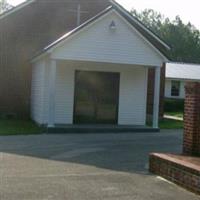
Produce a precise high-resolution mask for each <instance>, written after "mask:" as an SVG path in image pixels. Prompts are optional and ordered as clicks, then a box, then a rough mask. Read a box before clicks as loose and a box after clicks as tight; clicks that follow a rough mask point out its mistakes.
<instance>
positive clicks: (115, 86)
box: [74, 71, 120, 124]
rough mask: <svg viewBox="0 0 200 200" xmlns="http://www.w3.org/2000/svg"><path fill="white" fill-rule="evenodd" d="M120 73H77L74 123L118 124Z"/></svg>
mask: <svg viewBox="0 0 200 200" xmlns="http://www.w3.org/2000/svg"><path fill="white" fill-rule="evenodd" d="M119 82H120V74H119V73H110V72H94V71H76V73H75V98H74V123H75V124H117V122H118V104H119Z"/></svg>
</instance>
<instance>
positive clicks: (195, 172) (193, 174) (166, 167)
mask: <svg viewBox="0 0 200 200" xmlns="http://www.w3.org/2000/svg"><path fill="white" fill-rule="evenodd" d="M190 159H191V160H192V158H190ZM190 165H191V166H190ZM150 172H152V173H155V174H157V175H160V176H162V177H164V178H166V179H167V180H169V181H172V182H174V183H176V184H177V185H180V186H182V187H184V188H185V189H188V190H190V191H192V192H195V193H197V194H200V167H199V168H198V167H194V166H193V165H192V164H190V163H189V164H188V162H187V161H184V160H183V158H182V157H181V156H180V157H178V158H174V157H173V155H167V154H151V155H150Z"/></svg>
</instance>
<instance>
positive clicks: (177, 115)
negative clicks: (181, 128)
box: [165, 112, 183, 118]
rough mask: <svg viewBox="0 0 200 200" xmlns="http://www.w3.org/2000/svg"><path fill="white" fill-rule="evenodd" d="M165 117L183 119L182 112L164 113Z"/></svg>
mask: <svg viewBox="0 0 200 200" xmlns="http://www.w3.org/2000/svg"><path fill="white" fill-rule="evenodd" d="M165 114H166V115H170V116H173V117H180V118H183V112H165Z"/></svg>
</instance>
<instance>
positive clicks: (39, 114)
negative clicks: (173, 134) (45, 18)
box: [32, 7, 167, 128]
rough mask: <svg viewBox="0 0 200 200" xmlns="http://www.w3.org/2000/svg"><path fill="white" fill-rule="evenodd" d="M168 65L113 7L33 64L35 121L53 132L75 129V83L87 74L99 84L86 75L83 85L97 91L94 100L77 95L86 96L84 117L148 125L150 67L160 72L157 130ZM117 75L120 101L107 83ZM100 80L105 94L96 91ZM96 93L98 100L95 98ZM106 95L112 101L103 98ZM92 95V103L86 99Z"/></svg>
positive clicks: (80, 110)
mask: <svg viewBox="0 0 200 200" xmlns="http://www.w3.org/2000/svg"><path fill="white" fill-rule="evenodd" d="M165 61H167V59H166V58H165V56H164V55H163V54H162V53H161V52H160V51H159V50H158V49H156V48H155V47H154V46H153V45H152V44H151V43H150V42H149V41H148V40H147V39H146V38H144V37H143V36H142V35H141V34H140V33H139V32H138V31H137V30H136V29H135V28H134V27H132V26H131V24H130V23H129V22H128V21H127V20H126V19H125V18H124V17H123V16H122V15H121V14H120V13H119V12H118V11H116V10H115V9H113V8H112V7H110V8H109V9H107V10H105V11H104V12H102V13H100V14H99V15H98V16H96V17H95V18H94V19H91V20H90V21H88V22H86V23H85V24H83V25H81V26H80V27H78V28H77V29H75V30H74V31H72V32H70V33H67V34H66V35H64V36H63V37H61V38H60V39H58V40H57V41H55V42H54V43H52V44H50V45H49V46H48V47H46V48H45V49H44V52H42V54H40V55H39V56H37V57H36V58H35V59H34V60H33V84H32V118H33V119H34V120H35V121H36V122H37V123H39V124H47V125H48V127H54V126H55V125H59V124H60V125H72V124H75V122H76V120H74V116H75V115H76V113H75V111H77V110H76V107H75V106H76V105H77V97H76V95H75V94H76V88H77V83H76V79H77V72H82V74H87V76H88V74H89V77H88V79H94V80H95V81H94V82H91V81H87V79H86V78H84V77H85V76H82V79H81V81H83V82H82V84H83V85H84V84H85V85H87V87H88V88H90V89H91V90H90V91H92V92H91V95H89V94H90V93H89V92H88V89H87V87H81V86H82V85H79V87H78V92H79V93H78V94H82V96H81V102H80V101H79V107H78V113H79V114H80V115H81V117H88V116H90V117H91V116H94V115H91V113H92V112H93V113H95V112H96V113H95V117H98V118H104V119H106V116H107V118H108V116H109V115H110V116H111V115H113V113H114V114H116V115H115V117H117V120H116V125H122V126H123V125H131V126H133V125H136V126H145V125H146V104H147V84H148V80H147V79H148V76H147V74H148V70H149V69H150V68H155V71H156V73H155V77H156V78H155V86H154V87H155V92H154V112H153V127H154V128H158V120H159V99H160V69H161V67H162V66H163V62H165ZM102 74H103V75H102ZM111 74H115V75H116V76H114V75H112V76H111ZM117 74H118V77H119V78H118V79H119V81H118V82H117V81H116V82H115V83H116V84H118V83H119V86H116V85H115V86H116V88H115V90H116V91H117V90H118V96H116V93H117V92H115V93H114V92H113V94H112V95H111V93H112V91H111V90H110V92H109V90H108V88H109V86H107V87H105V86H104V85H103V84H102V83H103V82H105V84H106V83H107V84H111V83H112V82H110V81H108V80H109V78H108V77H113V81H114V79H117V78H116V77H117ZM103 77H104V78H103ZM106 77H107V78H106ZM114 77H115V78H114ZM97 80H99V83H100V84H99V87H98V88H104V89H102V90H99V89H98V88H97V87H96V85H97V84H98V81H97ZM100 80H104V81H100ZM88 84H89V85H88ZM39 85H40V86H39ZM91 86H92V87H91ZM94 86H95V87H94ZM117 87H118V89H117ZM80 88H81V89H80ZM102 91H103V92H102ZM86 93H87V95H85V94H86ZM92 93H94V94H95V95H96V96H94V95H93V96H94V98H93V96H92ZM105 93H107V94H110V96H109V97H108V98H104V96H103V98H102V95H105ZM99 94H101V95H99ZM88 95H89V96H91V97H92V99H88V100H87V98H86V96H88ZM79 96H80V95H79ZM114 96H115V97H114ZM99 98H100V99H99ZM86 100H87V101H88V104H89V105H87V103H86ZM83 105H85V106H83ZM92 105H94V106H92ZM111 106H112V108H111ZM106 108H107V109H106ZM109 110H110V112H109ZM86 111H87V112H86ZM111 112H112V114H111ZM88 123H90V122H89V121H88ZM86 124H87V120H86Z"/></svg>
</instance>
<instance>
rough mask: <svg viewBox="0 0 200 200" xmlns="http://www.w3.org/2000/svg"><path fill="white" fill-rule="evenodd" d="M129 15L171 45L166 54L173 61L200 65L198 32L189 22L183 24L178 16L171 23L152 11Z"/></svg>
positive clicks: (147, 10)
mask: <svg viewBox="0 0 200 200" xmlns="http://www.w3.org/2000/svg"><path fill="white" fill-rule="evenodd" d="M131 13H132V14H133V15H134V16H135V17H137V18H138V19H139V20H141V21H142V22H143V23H144V24H145V25H146V26H147V27H148V28H150V29H151V30H152V31H153V32H155V33H156V34H158V35H159V36H160V37H161V38H162V39H163V40H164V41H166V42H167V43H168V44H170V45H171V47H172V50H171V51H170V52H166V53H167V54H168V56H169V57H170V58H171V59H172V60H173V61H179V62H192V63H200V56H199V55H200V32H199V30H198V29H196V28H195V27H194V26H193V25H192V24H191V23H190V22H189V23H188V24H184V23H183V21H182V20H181V18H180V17H179V16H176V18H175V19H174V20H173V21H171V20H170V19H169V18H165V17H164V16H163V15H162V14H160V13H158V12H156V11H154V10H152V9H146V10H144V11H142V12H141V13H138V12H137V11H136V10H134V9H133V10H132V11H131Z"/></svg>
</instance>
